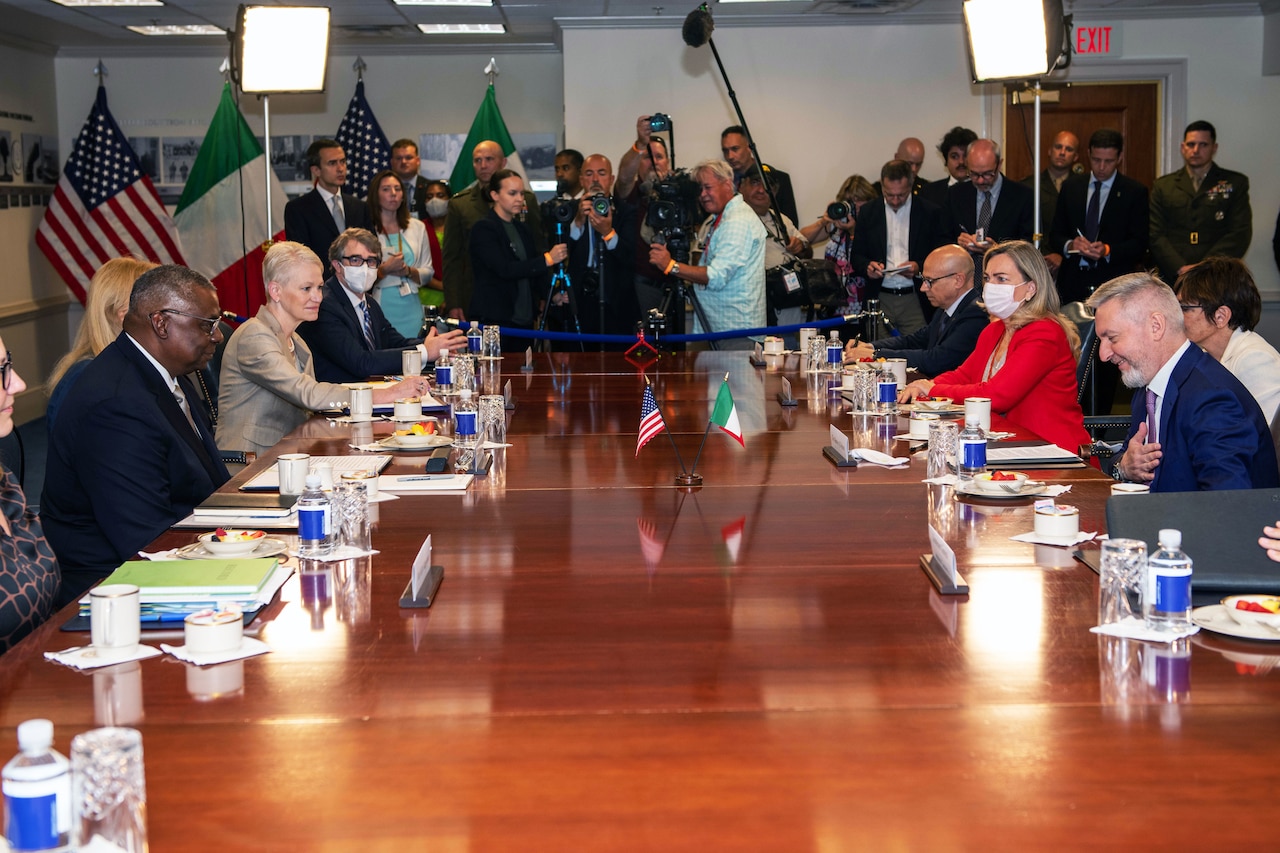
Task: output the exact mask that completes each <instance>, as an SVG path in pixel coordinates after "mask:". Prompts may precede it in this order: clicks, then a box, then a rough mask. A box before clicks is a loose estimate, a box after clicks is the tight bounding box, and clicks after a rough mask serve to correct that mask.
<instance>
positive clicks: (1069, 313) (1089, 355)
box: [1062, 302, 1129, 473]
mask: <svg viewBox="0 0 1280 853" xmlns="http://www.w3.org/2000/svg"><path fill="white" fill-rule="evenodd" d="M1062 313H1063V314H1064V315H1066V317H1067V319H1069V320H1071V322H1073V323H1075V324H1076V329H1077V330H1078V331H1079V332H1080V361H1079V362H1078V363H1077V364H1076V389H1077V390H1076V402H1078V403H1079V404H1080V409H1081V411H1083V412H1084V428H1085V430H1086V431H1087V432H1088V433H1089V437H1090V438H1091V439H1093V440H1092V442H1091V443H1089V444H1087V445H1084V446H1082V447H1081V448H1080V455H1081V456H1096V457H1098V462H1099V463H1100V464H1101V466H1102V470H1104V471H1106V472H1107V473H1110V472H1111V469H1112V468H1114V467H1115V462H1116V461H1117V460H1116V457H1117V456H1118V455H1119V454H1121V453H1123V452H1124V442H1123V440H1121V441H1120V442H1118V443H1109V442H1107V441H1105V440H1104V436H1105V435H1106V433H1107V432H1108V431H1111V430H1123V431H1124V432H1122V433H1121V437H1122V438H1123V435H1124V433H1127V432H1128V429H1129V418H1128V417H1121V416H1119V415H1111V414H1099V413H1098V408H1099V402H1098V388H1097V386H1098V382H1097V376H1096V371H1097V367H1098V364H1099V361H1098V348H1099V346H1100V342H1099V340H1098V333H1097V330H1095V329H1094V326H1093V310H1092V309H1091V308H1089V306H1088V305H1086V304H1085V303H1083V302H1069V303H1067V304H1066V305H1064V306H1062ZM1103 405H1104V407H1107V406H1106V404H1105V403H1104V404H1103Z"/></svg>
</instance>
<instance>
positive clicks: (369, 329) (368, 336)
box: [360, 298, 378, 350]
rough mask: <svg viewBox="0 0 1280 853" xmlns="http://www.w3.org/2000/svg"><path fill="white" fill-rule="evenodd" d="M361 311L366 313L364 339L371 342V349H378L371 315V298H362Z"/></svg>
mask: <svg viewBox="0 0 1280 853" xmlns="http://www.w3.org/2000/svg"><path fill="white" fill-rule="evenodd" d="M360 312H361V313H362V314H363V315H364V324H363V325H364V339H365V341H366V342H367V343H368V344H369V349H371V350H375V349H377V348H378V347H377V345H376V344H375V343H374V342H373V319H372V318H371V317H370V316H369V300H368V299H367V298H365V299H361V300H360Z"/></svg>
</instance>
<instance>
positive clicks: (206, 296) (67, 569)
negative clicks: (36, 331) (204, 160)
mask: <svg viewBox="0 0 1280 853" xmlns="http://www.w3.org/2000/svg"><path fill="white" fill-rule="evenodd" d="M219 318H220V312H219V310H218V292H217V291H216V290H215V289H214V287H213V285H212V284H210V283H209V280H208V279H206V278H205V277H204V276H202V275H200V273H198V272H195V271H194V270H189V269H187V268H186V267H179V266H174V265H167V266H161V267H157V268H155V269H153V270H150V271H149V272H147V273H145V274H143V275H142V277H140V278H139V279H138V281H137V282H136V283H134V286H133V292H132V294H131V295H130V297H129V311H128V313H127V314H125V317H124V331H123V332H121V333H120V336H119V337H118V338H116V339H115V341H114V342H112V343H111V344H110V345H109V346H107V348H106V349H104V350H103V351H102V352H101V353H100V354H99V355H98V357H97V358H95V359H94V360H93V362H92V363H91V364H90V365H89V366H88V367H86V368H85V371H84V374H83V375H82V377H81V381H77V382H76V386H75V389H74V391H73V392H72V393H71V394H70V395H69V396H68V397H67V399H66V402H64V403H63V404H62V411H61V413H60V415H59V417H58V420H57V422H56V423H55V424H54V427H53V432H52V434H51V435H50V436H49V461H48V469H47V471H46V474H45V485H44V496H43V497H42V499H41V513H40V515H41V519H42V520H43V522H44V532H45V536H46V537H47V538H48V540H49V544H50V545H51V546H53V550H54V553H55V554H57V556H58V563H59V564H60V565H61V566H62V587H61V590H60V592H59V604H60V605H61V604H66V603H67V602H69V601H71V600H73V599H75V598H77V597H79V596H80V595H81V594H82V593H83V592H84V590H85V589H87V588H88V587H90V586H92V585H93V584H94V583H95V582H96V581H98V580H100V579H101V578H103V577H105V576H106V575H108V574H110V573H111V571H113V570H114V569H116V568H117V567H118V566H119V565H120V564H121V563H123V562H124V561H125V560H128V559H131V558H133V557H135V556H136V555H137V551H138V549H139V548H143V547H146V545H147V544H148V543H149V542H151V540H152V539H155V538H156V537H157V536H159V535H160V534H161V533H163V532H164V531H165V530H167V529H168V528H169V527H170V526H171V525H172V524H173V523H174V522H176V521H179V520H180V519H182V518H184V517H185V516H187V515H189V514H190V513H191V510H192V509H193V508H194V507H195V506H196V504H198V503H200V502H201V501H203V500H204V499H205V498H207V497H209V495H210V494H212V492H213V491H214V489H216V488H218V487H219V486H221V485H222V484H223V483H225V482H226V481H227V479H228V474H227V469H226V466H224V465H223V464H222V460H221V458H220V456H219V454H218V448H217V446H216V445H215V444H214V441H213V428H212V427H211V426H210V424H209V421H208V419H207V418H206V417H205V414H204V407H203V406H201V405H200V404H199V397H198V395H197V393H196V390H195V388H194V387H193V386H192V385H191V383H190V381H188V380H187V379H186V378H185V377H186V374H188V373H191V372H193V371H196V370H200V369H201V368H203V367H204V366H205V365H206V364H208V363H209V359H211V358H212V357H213V353H214V350H215V349H216V348H217V346H218V344H219V343H221V342H222V332H221V331H220V330H219V329H218V320H219Z"/></svg>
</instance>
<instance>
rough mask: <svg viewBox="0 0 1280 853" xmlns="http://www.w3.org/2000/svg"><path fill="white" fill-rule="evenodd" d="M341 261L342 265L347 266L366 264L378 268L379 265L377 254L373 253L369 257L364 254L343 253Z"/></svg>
mask: <svg viewBox="0 0 1280 853" xmlns="http://www.w3.org/2000/svg"><path fill="white" fill-rule="evenodd" d="M341 261H342V265H343V266H347V267H358V266H366V267H375V268H376V267H377V266H378V256H377V255H371V256H370V257H367V258H366V257H364V256H363V255H343V256H342V258H341Z"/></svg>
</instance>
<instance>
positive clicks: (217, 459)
mask: <svg viewBox="0 0 1280 853" xmlns="http://www.w3.org/2000/svg"><path fill="white" fill-rule="evenodd" d="M178 387H179V388H181V389H182V393H183V394H185V395H186V397H187V408H189V409H190V410H191V417H192V418H193V419H194V420H195V422H196V426H197V427H198V428H199V430H200V437H199V439H197V438H196V435H195V433H194V432H192V431H191V424H189V423H187V418H186V416H185V415H183V414H182V409H181V408H179V409H178V417H179V419H181V421H182V427H181V428H180V429H179V432H180V433H181V434H182V437H183V439H184V440H186V441H187V444H189V445H191V448H192V449H193V450H195V451H196V457H197V458H198V459H199V460H200V463H201V464H202V465H204V467H205V470H206V471H208V472H209V479H211V480H213V482H214V484H215V485H219V486H220V485H222V484H223V483H225V482H226V481H227V480H229V479H230V475H229V474H228V473H227V467H226V465H224V464H223V463H222V454H221V453H220V452H219V451H218V446H217V445H216V444H214V442H213V427H212V426H211V425H210V424H209V421H208V419H207V418H205V416H204V408H203V407H202V406H199V405H196V403H197V399H198V398H197V396H196V389H195V386H193V385H192V384H191V382H190V380H188V379H187V377H185V376H179V377H178ZM174 405H175V406H176V405H177V403H176V401H175V403H174Z"/></svg>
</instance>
